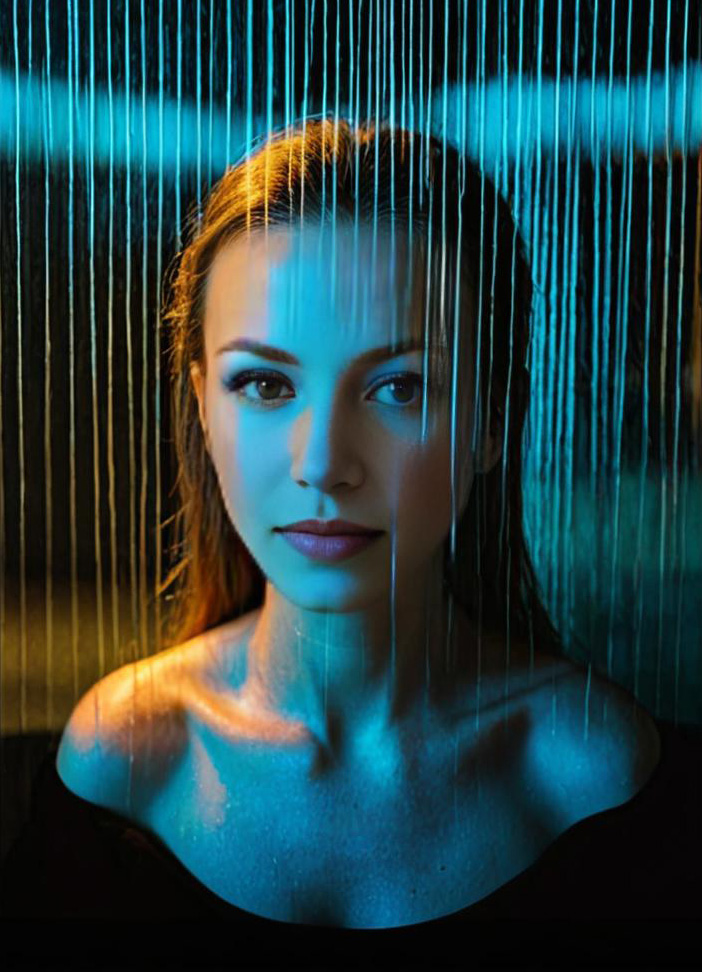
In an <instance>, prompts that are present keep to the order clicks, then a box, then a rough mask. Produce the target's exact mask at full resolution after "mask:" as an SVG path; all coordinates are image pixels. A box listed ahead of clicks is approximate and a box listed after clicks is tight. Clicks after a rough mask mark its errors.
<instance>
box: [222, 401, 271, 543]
mask: <svg viewBox="0 0 702 972" xmlns="http://www.w3.org/2000/svg"><path fill="white" fill-rule="evenodd" d="M210 428H211V449H212V461H213V464H214V467H215V471H216V473H217V479H218V481H219V487H220V490H221V493H222V497H223V499H224V504H225V506H226V508H227V512H228V513H229V517H230V519H231V520H232V523H233V525H234V526H235V528H238V527H239V526H240V525H241V524H246V523H247V522H250V520H251V518H252V516H253V515H254V513H255V510H256V509H257V508H260V502H261V496H262V495H266V492H267V491H268V488H269V483H268V480H269V479H270V475H271V470H270V466H271V455H272V448H271V445H272V444H271V443H270V442H269V441H268V438H267V439H266V442H265V448H264V447H262V442H261V435H260V434H251V432H250V431H248V432H247V429H246V421H245V419H244V420H243V421H242V417H241V415H240V414H238V413H237V411H236V410H235V409H231V408H221V409H219V411H218V413H217V417H216V424H214V425H211V426H210Z"/></svg>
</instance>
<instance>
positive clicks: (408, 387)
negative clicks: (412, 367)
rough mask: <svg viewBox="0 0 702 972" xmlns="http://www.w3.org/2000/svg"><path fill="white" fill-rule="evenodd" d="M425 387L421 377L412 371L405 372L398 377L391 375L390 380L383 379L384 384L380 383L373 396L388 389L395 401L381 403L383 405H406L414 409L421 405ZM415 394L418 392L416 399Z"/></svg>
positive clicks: (374, 389) (373, 391)
mask: <svg viewBox="0 0 702 972" xmlns="http://www.w3.org/2000/svg"><path fill="white" fill-rule="evenodd" d="M423 386H424V381H423V379H422V376H421V375H417V374H415V373H414V372H410V371H403V372H400V373H399V374H397V375H390V376H389V377H388V378H383V380H382V382H379V383H378V384H377V385H376V386H375V388H373V390H372V392H371V394H372V395H374V394H375V393H376V392H377V391H379V390H381V389H384V388H387V389H389V390H390V394H391V395H392V396H393V398H394V401H392V402H381V403H380V404H381V405H386V404H388V405H404V406H406V407H409V408H412V407H413V406H416V405H419V403H420V401H421V398H422V390H423ZM415 392H418V394H417V395H416V397H415Z"/></svg>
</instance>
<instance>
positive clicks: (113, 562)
mask: <svg viewBox="0 0 702 972" xmlns="http://www.w3.org/2000/svg"><path fill="white" fill-rule="evenodd" d="M106 26H107V44H106V51H107V103H108V117H109V125H110V137H109V204H108V207H107V208H108V231H107V240H108V256H107V265H108V273H107V484H108V485H107V488H108V505H109V509H110V567H111V575H112V666H113V667H114V666H115V665H119V664H121V663H122V646H121V642H120V635H119V590H118V583H117V507H116V503H115V460H114V456H115V444H114V443H115V436H114V360H113V347H114V235H115V234H114V208H115V185H114V113H113V106H112V10H111V0H110V3H108V7H107V24H106Z"/></svg>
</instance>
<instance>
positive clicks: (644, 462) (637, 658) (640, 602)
mask: <svg viewBox="0 0 702 972" xmlns="http://www.w3.org/2000/svg"><path fill="white" fill-rule="evenodd" d="M650 10H651V13H650V17H649V29H648V64H647V68H646V132H647V136H648V146H647V153H648V200H647V205H646V213H647V216H648V218H647V221H646V313H645V318H644V321H645V329H644V349H643V350H644V358H643V372H642V376H641V386H642V392H643V395H642V409H641V411H642V415H641V417H642V429H641V470H640V475H639V515H638V524H637V531H636V564H635V568H634V569H635V575H636V590H637V594H638V598H637V608H636V624H635V644H634V695H635V696H638V692H639V674H640V668H641V631H642V628H643V615H644V565H643V555H642V551H643V529H644V509H645V504H646V473H647V469H648V410H649V402H648V397H649V396H648V372H649V364H648V363H649V351H650V339H651V260H652V248H653V233H652V224H653V125H652V110H651V108H652V104H651V64H652V57H653V20H654V11H655V0H651V8H650ZM655 714H656V715H657V714H658V712H657V711H656V713H655Z"/></svg>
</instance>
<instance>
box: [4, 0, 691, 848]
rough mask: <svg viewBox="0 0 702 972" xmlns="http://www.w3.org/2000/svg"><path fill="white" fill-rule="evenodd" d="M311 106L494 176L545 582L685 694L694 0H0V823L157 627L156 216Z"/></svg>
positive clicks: (627, 653)
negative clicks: (78, 708) (517, 278)
mask: <svg viewBox="0 0 702 972" xmlns="http://www.w3.org/2000/svg"><path fill="white" fill-rule="evenodd" d="M328 112H334V113H337V114H339V115H341V116H343V117H347V118H353V119H365V118H366V117H373V118H387V119H389V120H391V121H393V122H394V123H395V124H396V125H398V126H402V127H406V128H411V129H414V130H415V131H417V132H432V133H434V134H435V135H437V136H439V137H442V138H445V139H446V140H448V141H450V142H452V143H454V144H456V145H458V146H459V147H461V148H462V150H463V151H465V152H466V153H468V155H469V156H470V157H471V158H472V159H473V160H474V161H475V162H476V163H477V164H479V165H480V166H481V167H482V168H483V169H484V170H485V171H486V173H487V174H488V175H489V177H490V178H491V179H493V180H494V181H495V182H496V184H497V186H498V187H499V189H500V191H501V192H502V193H503V194H504V195H505V197H506V198H508V199H509V201H510V203H511V205H512V208H513V211H514V213H515V216H516V218H517V221H518V225H519V228H520V230H521V232H522V235H523V237H524V240H525V244H526V248H527V251H528V253H529V256H530V259H531V263H532V268H533V275H534V282H535V287H536V298H535V305H534V331H533V337H532V343H531V347H530V370H531V374H532V382H533V389H532V401H531V406H530V410H529V419H528V423H527V429H526V433H525V434H526V450H525V469H524V473H525V520H526V526H527V535H528V538H529V542H530V546H531V553H532V557H533V559H534V563H535V566H536V570H537V575H538V578H539V581H540V584H541V587H542V591H543V596H544V600H545V603H546V604H547V607H548V609H549V611H550V613H551V616H552V618H553V620H554V623H555V624H556V625H557V627H558V628H559V630H560V631H561V633H562V635H563V638H564V640H565V644H566V646H567V651H568V652H569V653H570V654H571V655H572V656H573V657H574V658H577V659H579V660H581V661H584V662H586V663H587V662H589V663H591V664H592V665H593V667H594V668H595V669H597V670H598V671H601V672H603V673H606V674H607V675H608V676H609V677H611V678H613V679H615V680H616V681H618V682H619V683H620V684H621V685H623V686H624V687H626V688H627V689H629V691H631V692H632V693H633V694H634V695H635V696H636V697H637V698H638V699H639V700H640V701H641V702H642V703H643V704H644V705H646V707H647V708H649V709H650V711H651V712H652V713H653V714H654V715H656V716H657V717H658V718H661V719H666V720H670V721H672V722H675V723H682V724H687V725H697V726H699V725H702V702H701V698H702V693H701V689H702V614H701V609H700V604H702V480H701V476H702V309H701V301H700V270H701V256H700V253H701V226H702V217H701V213H702V9H701V7H700V4H699V2H698V0H667V2H661V0H643V2H636V3H634V2H633V0H610V2H608V3H598V0H559V2H548V3H546V2H544V0H541V2H537V0H535V2H533V3H530V4H526V5H523V4H520V3H518V2H513V0H509V2H508V0H504V2H494V3H493V2H486V0H304V2H303V0H267V2H266V0H261V2H255V3H254V2H252V0H218V2H215V0H201V2H200V0H197V2H195V0H189V2H181V0H159V2H156V0H151V2H145V0H0V319H1V322H2V329H1V337H0V642H1V651H0V704H1V712H2V718H1V727H0V728H1V732H2V737H1V738H2V761H3V773H4V774H8V773H9V774H11V775H12V779H13V781H17V780H20V781H21V782H20V783H16V782H15V783H13V787H12V797H11V798H10V797H3V800H4V804H3V841H2V843H3V851H4V850H5V849H6V846H7V844H8V842H9V840H10V839H11V837H12V834H13V833H15V832H16V828H17V826H18V824H19V822H20V821H21V819H22V817H23V814H25V813H26V807H27V805H28V799H29V790H28V786H29V782H28V781H29V780H30V779H31V772H32V767H33V766H34V765H35V764H36V760H37V759H39V758H40V757H41V754H42V752H43V750H44V749H45V747H46V743H47V740H49V739H51V738H53V737H54V736H55V735H56V734H57V733H60V731H61V728H62V726H63V724H64V723H65V721H66V719H67V717H68V715H69V714H70V711H71V709H72V708H73V706H74V704H75V702H76V701H77V700H78V698H79V697H80V696H81V695H82V694H83V693H84V692H85V691H86V690H87V689H88V688H89V687H90V686H91V685H92V684H93V683H94V682H95V681H96V680H97V679H99V678H101V677H102V676H103V675H105V674H106V673H108V672H109V671H111V670H112V669H114V668H116V667H118V666H120V665H122V664H124V663H126V662H129V661H132V660H134V659H136V658H139V657H144V656H146V655H151V654H153V653H155V652H157V651H158V650H159V647H160V634H159V632H160V631H161V630H162V624H163V621H164V617H165V616H166V614H167V612H168V596H167V595H166V596H165V597H163V596H162V597H161V598H159V597H157V596H156V591H157V590H158V588H159V585H160V583H161V581H162V579H163V577H164V576H165V574H166V573H167V571H168V569H169V568H170V567H171V566H172V565H173V564H174V562H175V560H174V558H175V554H174V552H173V550H172V540H171V538H169V534H168V529H167V528H166V529H165V530H161V529H160V528H159V527H160V525H161V524H164V523H167V521H168V519H169V517H170V516H172V514H173V513H174V512H175V505H174V496H173V486H174V478H175V471H176V470H175V463H174V455H173V451H172V443H171V428H170V416H169V399H168V385H167V380H166V360H165V354H164V347H163V346H164V340H163V334H162V333H161V332H160V331H159V328H158V320H159V314H160V310H161V306H162V303H163V300H164V295H165V294H166V293H167V291H166V287H167V273H166V272H167V269H168V267H169V264H170V262H171V261H172V259H173V257H174V256H175V254H177V252H178V251H179V249H180V247H181V245H182V241H183V234H184V228H185V221H186V219H187V218H188V217H189V216H192V215H195V216H197V213H198V211H199V209H200V206H201V203H202V201H203V199H204V197H205V196H206V194H207V191H208V189H209V187H210V186H211V185H212V184H213V183H214V182H216V181H217V179H218V178H219V177H220V176H221V175H222V174H223V172H224V171H225V168H226V167H227V165H230V164H233V163H235V162H236V161H238V160H239V159H241V158H242V156H243V155H244V154H245V152H246V150H247V147H248V146H249V145H250V144H251V142H252V140H253V139H255V138H256V137H259V136H261V135H262V134H264V133H265V132H266V131H267V130H269V129H271V128H276V127H278V126H280V125H284V124H286V123H289V122H291V121H292V120H293V119H297V118H300V117H302V116H305V115H315V114H326V113H328ZM31 740H34V745H33V746H32V745H20V743H21V742H22V741H24V742H26V741H30V742H31ZM4 790H5V792H7V790H8V788H7V787H5V788H4Z"/></svg>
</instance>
